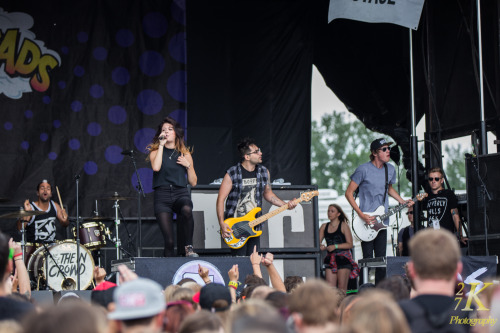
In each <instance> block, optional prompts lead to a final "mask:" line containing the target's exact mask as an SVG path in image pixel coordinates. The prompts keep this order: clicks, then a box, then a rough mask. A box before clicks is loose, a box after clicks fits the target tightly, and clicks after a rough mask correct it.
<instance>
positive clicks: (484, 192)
mask: <svg viewBox="0 0 500 333" xmlns="http://www.w3.org/2000/svg"><path fill="white" fill-rule="evenodd" d="M467 155H469V154H466V156H467ZM471 162H472V163H471V164H472V166H473V167H474V169H475V170H476V174H477V179H478V180H479V182H480V183H481V202H482V204H483V223H484V246H485V247H486V251H485V253H486V255H487V256H489V255H490V251H489V250H488V229H487V228H486V226H487V219H486V198H488V200H489V201H491V200H493V198H492V197H491V195H490V193H489V192H488V189H487V188H486V184H485V183H484V181H483V178H482V177H481V173H480V172H479V167H478V164H479V156H477V155H476V157H475V160H474V157H471Z"/></svg>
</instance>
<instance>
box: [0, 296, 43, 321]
mask: <svg viewBox="0 0 500 333" xmlns="http://www.w3.org/2000/svg"><path fill="white" fill-rule="evenodd" d="M34 310H35V307H34V306H33V304H31V303H28V302H22V301H18V300H15V299H12V298H9V297H0V320H9V319H11V320H16V321H20V320H21V319H23V318H24V316H25V315H27V314H28V313H30V312H32V311H34Z"/></svg>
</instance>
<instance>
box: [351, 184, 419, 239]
mask: <svg viewBox="0 0 500 333" xmlns="http://www.w3.org/2000/svg"><path fill="white" fill-rule="evenodd" d="M425 197H427V193H421V194H418V195H417V196H416V197H415V198H413V199H411V200H412V201H413V202H416V201H417V200H418V201H422V200H423V199H424V198H425ZM407 206H408V204H407V203H404V204H400V205H398V206H396V207H394V208H391V209H389V210H388V211H387V213H385V214H384V212H385V207H384V206H379V207H378V208H377V209H376V210H375V211H374V212H371V213H364V212H363V213H364V214H366V215H370V216H375V222H374V223H373V224H367V223H366V222H365V221H364V220H363V219H362V218H361V217H359V216H355V217H354V220H353V221H352V230H353V231H354V234H355V235H356V237H358V238H359V240H361V241H363V242H370V241H372V240H374V239H375V237H377V235H378V233H379V231H380V230H383V229H386V228H387V227H388V226H389V225H388V224H385V223H384V220H385V219H387V218H388V217H389V216H391V215H393V214H396V213H397V212H399V211H401V210H403V209H404V208H406V207H407Z"/></svg>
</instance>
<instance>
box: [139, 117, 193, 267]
mask: <svg viewBox="0 0 500 333" xmlns="http://www.w3.org/2000/svg"><path fill="white" fill-rule="evenodd" d="M146 149H147V150H148V151H149V156H148V159H149V160H150V161H151V167H152V168H153V188H154V190H155V193H154V198H155V199H154V210H155V216H156V220H157V221H158V223H159V225H160V230H161V232H162V234H163V239H164V241H165V248H164V255H165V257H171V256H173V255H174V235H173V213H176V214H177V236H178V237H179V239H182V240H183V241H184V245H185V246H184V250H185V255H186V257H197V256H198V254H196V253H195V252H194V251H193V230H194V220H193V202H192V201H191V196H190V193H189V190H188V188H187V185H188V183H189V185H191V186H196V182H197V177H196V172H195V171H194V166H193V158H192V157H191V150H190V149H189V148H188V147H186V145H185V144H184V130H183V129H182V127H181V126H180V124H179V123H178V122H176V121H175V120H174V119H173V118H170V117H166V118H165V119H163V122H162V123H161V124H160V125H159V126H158V130H157V131H156V134H155V136H154V137H153V141H152V142H151V143H150V144H149V145H148V146H147V147H146ZM181 249H182V248H181ZM181 249H178V251H182V250H181ZM179 254H181V253H179Z"/></svg>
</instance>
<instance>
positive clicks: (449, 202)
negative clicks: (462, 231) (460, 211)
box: [424, 189, 458, 233]
mask: <svg viewBox="0 0 500 333" xmlns="http://www.w3.org/2000/svg"><path fill="white" fill-rule="evenodd" d="M457 206H458V202H457V197H456V196H455V193H453V191H452V190H448V189H447V190H441V191H439V192H438V193H437V194H434V193H432V192H431V193H429V196H428V197H427V198H426V199H425V204H424V207H425V208H426V210H427V225H428V226H429V227H431V228H432V227H434V228H435V229H438V228H444V229H447V230H449V231H451V232H453V233H454V232H456V229H455V224H454V223H453V217H452V215H451V210H452V209H454V208H457Z"/></svg>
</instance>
